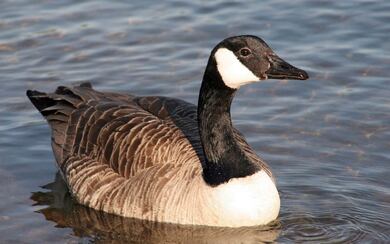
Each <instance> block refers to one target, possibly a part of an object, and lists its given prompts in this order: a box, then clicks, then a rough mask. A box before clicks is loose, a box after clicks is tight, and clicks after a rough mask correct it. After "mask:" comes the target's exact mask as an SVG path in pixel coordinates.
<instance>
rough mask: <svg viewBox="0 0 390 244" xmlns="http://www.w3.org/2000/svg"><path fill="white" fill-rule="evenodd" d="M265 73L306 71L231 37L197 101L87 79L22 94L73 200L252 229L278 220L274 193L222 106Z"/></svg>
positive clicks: (218, 51) (257, 42)
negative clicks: (112, 88)
mask: <svg viewBox="0 0 390 244" xmlns="http://www.w3.org/2000/svg"><path fill="white" fill-rule="evenodd" d="M267 77H268V78H291V79H306V78H307V74H306V73H305V72H304V71H302V70H299V69H297V68H295V67H293V66H291V65H289V64H287V63H286V62H284V61H283V60H281V59H280V58H278V57H277V56H276V55H275V54H274V53H273V52H272V50H271V49H270V48H269V47H268V46H267V45H266V44H265V42H264V41H262V40H261V39H260V38H258V37H254V36H237V37H231V38H227V39H225V40H224V41H222V42H221V43H219V44H218V45H217V46H216V47H215V48H214V49H213V51H212V52H211V55H210V59H209V62H208V65H207V67H206V71H205V75H204V78H203V82H202V86H201V90H200V95H199V103H198V107H197V106H195V105H193V104H190V103H187V102H185V101H183V100H179V99H175V98H168V97H157V96H149V97H137V96H133V95H128V94H120V93H110V92H99V91H96V90H94V89H93V88H92V86H91V85H90V84H89V83H84V84H82V85H80V86H76V87H72V88H69V87H58V88H57V90H56V91H55V92H54V93H43V92H38V91H30V90H29V91H27V96H28V97H29V98H30V100H31V101H32V103H33V104H34V105H35V107H36V108H37V109H38V110H39V111H40V112H41V113H42V115H43V116H44V117H45V118H46V120H47V121H48V123H49V125H50V126H51V129H52V148H53V152H54V155H55V158H56V161H57V164H58V167H59V169H60V172H61V173H62V175H63V177H64V179H65V181H66V182H67V184H68V187H69V190H70V192H71V194H72V195H73V197H74V198H75V199H76V200H77V201H78V202H79V203H81V204H83V205H86V206H89V207H91V208H94V209H97V210H103V211H105V212H109V213H113V214H117V215H121V216H125V217H134V218H139V219H145V220H151V221H159V222H170V223H178V224H192V225H209V226H230V227H238V226H253V225H260V224H267V223H269V222H270V221H272V220H274V219H276V218H277V216H278V213H279V208H280V200H279V194H278V191H277V188H276V186H275V181H274V178H273V176H272V173H271V171H270V169H269V167H268V166H267V164H266V163H265V162H264V161H263V160H262V159H261V158H259V157H258V156H257V155H256V153H255V152H254V150H253V149H252V148H251V147H250V146H249V145H248V143H247V142H246V141H245V138H244V137H243V136H242V135H241V134H240V133H239V132H238V130H236V129H235V128H234V127H233V126H232V123H231V119H230V105H231V102H232V99H233V97H234V94H235V92H236V90H237V89H238V88H239V87H240V86H241V85H244V84H248V83H251V82H256V81H259V80H262V79H266V78H267Z"/></svg>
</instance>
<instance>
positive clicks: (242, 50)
mask: <svg viewBox="0 0 390 244" xmlns="http://www.w3.org/2000/svg"><path fill="white" fill-rule="evenodd" d="M240 54H241V56H244V57H246V56H248V55H249V54H251V50H249V49H248V48H243V49H241V50H240Z"/></svg>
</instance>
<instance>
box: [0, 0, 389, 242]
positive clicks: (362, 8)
mask: <svg viewBox="0 0 390 244" xmlns="http://www.w3.org/2000/svg"><path fill="white" fill-rule="evenodd" d="M132 2H133V3H130V1H129V3H125V1H111V2H109V1H107V2H104V1H76V0H61V1H50V0H37V1H28V0H16V1H14V0H2V1H0V104H1V106H0V199H1V200H0V243H11V242H12V243H64V242H67V243H78V242H96V243H107V242H109V243H121V242H130V241H131V242H135V243H137V242H139V243H160V242H163V243H186V242H193V243H229V242H230V243H237V242H243V243H253V242H255V243H256V242H261V241H265V242H273V241H275V242H278V243H291V242H298V243H299V242H305V241H307V242H314V243H330V242H331V243H346V242H347V243H349V242H371V243H380V242H382V243H386V242H387V243H389V242H390V79H389V77H390V75H389V72H390V34H389V33H390V1H386V0H382V1H380V0H378V1H370V0H358V1H336V0H333V1H309V0H298V1H286V0H279V1H261V2H260V1H255V0H253V1H247V2H245V3H243V2H240V1H201V0H197V1H160V2H157V1H156V2H155V1H137V2H136V1H132ZM238 34H253V35H258V36H260V37H262V38H263V39H264V40H265V41H266V42H267V43H268V44H269V45H270V46H271V47H272V48H273V49H274V50H275V52H276V53H278V54H279V56H280V57H282V58H284V59H286V60H287V61H289V62H290V63H291V64H293V65H295V66H297V67H300V68H303V69H305V70H306V71H308V73H309V75H310V79H309V80H307V81H278V80H272V81H271V80H270V81H265V82H261V83H258V84H254V85H250V86H247V87H243V88H242V89H241V90H240V91H239V92H238V94H237V96H236V98H235V100H234V105H233V108H232V116H233V120H234V121H233V122H234V124H235V125H236V127H238V128H239V129H240V130H241V131H242V132H243V133H244V134H245V136H246V138H247V139H248V141H249V143H250V144H251V145H252V146H253V148H254V149H255V150H256V151H257V152H258V153H259V154H260V155H261V156H262V157H263V158H264V159H265V160H266V161H267V162H268V163H269V164H270V166H271V167H272V169H273V172H274V174H275V175H276V177H277V182H278V188H279V190H280V195H281V200H282V207H281V213H280V217H279V218H278V221H276V222H275V223H273V224H271V225H269V226H266V227H253V228H239V229H220V228H207V227H196V228H195V227H187V226H176V225H164V224H156V223H145V222H142V221H138V220H132V219H126V218H121V217H117V216H112V215H108V214H104V213H101V212H97V211H94V210H91V209H88V208H85V207H82V206H79V205H77V204H75V203H74V202H73V201H72V199H71V198H70V197H69V195H67V194H66V189H64V187H63V183H62V182H61V180H60V178H59V177H57V179H56V172H57V169H56V167H55V160H54V157H53V154H52V152H51V147H50V132H49V128H48V126H47V124H46V122H45V121H44V120H43V118H42V117H41V116H40V114H39V113H38V112H37V111H36V110H35V108H33V106H32V104H30V102H29V101H28V100H27V98H26V96H25V90H27V89H38V90H43V91H52V90H54V89H55V88H56V87H57V86H59V85H73V84H78V83H80V82H82V81H91V82H92V83H93V85H94V86H95V88H97V89H99V90H113V91H126V92H131V93H134V94H138V95H164V96H172V97H177V98H181V99H184V100H187V101H189V102H192V103H196V101H197V96H198V90H199V87H200V81H201V79H202V75H203V71H204V68H205V65H206V62H207V59H208V56H209V52H210V50H211V49H212V48H213V47H214V45H215V44H216V43H218V42H219V41H220V40H222V39H224V38H226V37H228V36H232V35H238ZM44 185H46V186H45V187H44V188H42V187H41V186H44Z"/></svg>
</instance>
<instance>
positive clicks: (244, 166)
mask: <svg viewBox="0 0 390 244" xmlns="http://www.w3.org/2000/svg"><path fill="white" fill-rule="evenodd" d="M212 65H214V64H213V63H212V61H210V62H209V65H208V68H207V69H206V72H205V75H204V77H203V82H202V86H201V89H200V94H199V101H198V126H199V133H200V139H201V142H202V146H203V152H204V155H205V163H204V164H203V165H202V166H203V177H204V179H205V181H206V182H207V183H208V184H209V185H213V186H215V185H219V184H221V183H224V182H227V181H229V180H230V179H232V178H238V177H245V176H248V175H252V174H254V173H255V172H257V171H259V170H260V169H259V166H258V165H256V164H254V163H253V162H251V161H250V160H249V159H248V158H247V157H246V156H245V153H244V151H243V149H242V148H241V146H240V145H239V143H238V142H237V141H236V139H235V136H234V131H233V126H232V121H231V117H230V106H231V103H232V100H233V97H234V94H235V92H236V90H235V89H231V88H229V87H227V86H226V85H225V84H224V83H223V81H222V79H221V77H220V75H219V73H218V72H217V71H216V66H214V68H215V69H212V68H210V66H211V67H212Z"/></svg>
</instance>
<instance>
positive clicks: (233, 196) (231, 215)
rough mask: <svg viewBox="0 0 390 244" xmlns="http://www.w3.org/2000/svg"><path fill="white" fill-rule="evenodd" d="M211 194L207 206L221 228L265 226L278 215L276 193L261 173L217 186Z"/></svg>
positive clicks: (265, 176)
mask: <svg viewBox="0 0 390 244" xmlns="http://www.w3.org/2000/svg"><path fill="white" fill-rule="evenodd" d="M211 195H212V199H213V200H212V201H213V202H210V203H211V204H212V205H213V206H212V207H213V209H214V211H215V212H214V214H216V215H217V216H216V217H217V218H218V220H219V222H220V223H219V224H218V225H221V226H231V227H237V226H253V225H262V224H267V223H269V222H271V221H272V220H274V219H276V218H277V217H278V214H279V209H280V199H279V193H278V190H277V189H276V186H275V184H274V182H273V181H272V179H271V178H270V177H269V176H268V175H267V173H265V172H264V171H263V170H262V171H260V172H258V173H256V174H254V175H251V176H248V177H245V178H236V179H232V180H230V181H229V182H227V183H225V184H222V185H220V186H217V187H215V188H214V189H213V191H212V193H211Z"/></svg>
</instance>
